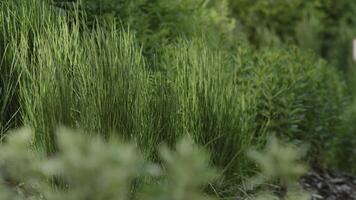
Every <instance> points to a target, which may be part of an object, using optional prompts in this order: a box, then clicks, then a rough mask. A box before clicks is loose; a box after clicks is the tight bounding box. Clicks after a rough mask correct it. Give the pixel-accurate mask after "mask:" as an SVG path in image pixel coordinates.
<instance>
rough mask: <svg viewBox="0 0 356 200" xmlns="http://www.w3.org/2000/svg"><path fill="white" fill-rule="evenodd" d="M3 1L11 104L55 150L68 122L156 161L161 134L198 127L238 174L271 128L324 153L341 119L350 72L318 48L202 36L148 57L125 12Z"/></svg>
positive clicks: (196, 133)
mask: <svg viewBox="0 0 356 200" xmlns="http://www.w3.org/2000/svg"><path fill="white" fill-rule="evenodd" d="M0 5H1V11H0V12H1V14H0V16H1V19H2V20H1V22H0V23H2V25H3V26H2V27H4V28H3V29H2V32H1V37H0V39H1V41H2V42H3V44H2V45H3V46H4V47H6V49H7V51H6V52H5V53H4V54H5V55H4V56H5V58H6V59H7V60H8V63H7V64H6V68H5V67H3V66H2V68H1V69H2V70H5V74H9V73H10V72H13V74H14V76H12V77H11V80H12V81H8V80H7V79H6V76H3V75H1V78H2V80H5V81H3V82H5V83H6V84H7V85H9V87H2V88H5V89H6V88H9V89H8V90H4V89H2V90H1V91H7V92H6V95H5V96H1V103H2V104H1V107H6V108H7V102H8V100H7V98H6V96H16V97H17V98H18V101H19V105H18V106H17V108H16V109H15V110H20V111H21V112H20V113H19V114H17V115H16V116H17V117H18V118H19V119H21V122H22V125H25V126H29V127H31V128H33V129H34V131H35V134H34V141H35V147H36V148H37V149H39V150H40V151H43V152H46V153H48V154H52V153H54V152H55V151H56V141H55V140H56V138H55V135H54V130H55V129H56V127H57V126H59V125H64V126H67V127H71V128H78V129H84V130H86V132H88V133H91V134H95V133H104V134H101V135H102V136H103V137H104V138H106V139H110V138H112V137H120V138H124V139H126V140H133V141H134V142H135V143H137V144H138V146H139V147H140V148H141V150H142V151H143V152H144V154H145V156H146V157H148V158H150V159H153V160H155V159H157V152H156V149H157V146H159V145H160V144H161V143H163V142H164V143H168V144H169V145H171V146H172V145H174V144H175V143H176V142H177V140H178V139H179V138H180V137H182V136H185V135H190V136H191V137H192V138H193V139H194V140H195V141H196V142H197V143H200V144H202V145H204V146H205V147H206V148H208V149H209V151H210V152H211V153H212V159H211V161H212V162H213V163H214V164H215V165H217V166H218V167H219V168H221V169H222V171H223V174H224V175H226V177H227V179H228V180H231V181H232V182H233V181H236V180H241V178H243V177H244V176H246V175H248V174H250V173H251V172H253V171H254V169H255V165H254V164H252V163H251V162H250V161H249V160H248V159H247V158H246V156H245V152H246V150H247V149H250V148H251V147H255V148H257V149H258V148H259V147H262V146H263V145H264V144H265V142H266V140H267V138H268V137H269V136H270V135H271V134H274V133H276V134H278V135H279V136H281V137H285V138H287V139H290V140H293V141H294V142H299V141H302V142H307V143H311V144H313V149H312V151H313V153H314V154H313V155H312V156H310V159H314V158H315V157H318V155H319V154H318V153H319V152H320V151H322V150H324V149H325V148H327V141H328V138H330V137H331V136H332V133H333V131H334V130H335V126H336V125H337V123H338V116H339V112H340V109H342V105H343V102H344V84H343V81H342V80H341V79H340V77H339V75H338V73H337V71H336V70H335V69H333V68H332V67H331V66H329V65H327V64H326V63H325V62H324V61H322V60H319V59H318V58H317V57H315V56H314V55H312V54H311V53H309V52H307V53H305V52H301V51H300V50H298V49H296V48H290V49H273V48H271V49H265V50H259V51H255V50H253V49H252V48H250V47H249V46H247V45H240V46H237V47H235V48H234V49H232V50H229V51H227V50H226V49H219V48H216V47H212V46H210V45H209V44H208V42H207V41H206V40H205V39H204V37H202V38H193V39H184V38H181V39H179V40H177V41H176V42H172V43H170V44H168V45H164V46H160V54H159V55H157V57H155V58H147V57H145V56H143V54H142V48H143V47H141V46H139V45H138V43H137V41H136V39H135V36H134V35H133V34H132V33H130V32H129V31H125V30H123V28H122V27H121V26H119V25H118V24H116V23H115V22H112V23H111V22H108V23H107V24H106V26H99V25H97V26H94V28H93V27H92V28H89V27H87V26H86V24H84V23H83V21H81V20H80V19H81V18H82V17H83V16H82V15H81V14H80V13H78V12H76V11H74V18H67V16H66V15H65V13H63V12H62V11H58V10H57V9H56V8H53V7H50V6H48V4H46V3H44V2H42V1H38V0H29V1H26V3H21V4H19V1H4V2H3V3H1V4H0ZM146 60H150V62H147V61H146ZM152 60H153V62H152ZM148 63H149V64H148ZM4 66H5V65H4ZM2 74H3V73H2ZM13 84H15V86H13ZM3 121H4V120H2V122H3ZM321 141H322V142H321Z"/></svg>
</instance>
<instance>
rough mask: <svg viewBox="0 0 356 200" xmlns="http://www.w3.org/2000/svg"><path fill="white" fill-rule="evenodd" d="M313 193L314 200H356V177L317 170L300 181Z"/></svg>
mask: <svg viewBox="0 0 356 200" xmlns="http://www.w3.org/2000/svg"><path fill="white" fill-rule="evenodd" d="M300 183H301V185H302V186H303V188H304V189H306V190H307V191H309V192H311V193H312V200H356V176H352V175H349V174H345V173H340V172H332V171H328V170H315V171H312V172H309V173H308V174H306V175H305V176H304V177H303V178H302V179H301V181H300Z"/></svg>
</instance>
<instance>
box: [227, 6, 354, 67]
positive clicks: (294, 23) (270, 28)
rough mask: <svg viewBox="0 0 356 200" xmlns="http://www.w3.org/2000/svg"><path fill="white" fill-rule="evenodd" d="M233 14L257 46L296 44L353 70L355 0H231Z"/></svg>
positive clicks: (334, 63) (339, 65) (337, 64)
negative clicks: (352, 46)
mask: <svg viewBox="0 0 356 200" xmlns="http://www.w3.org/2000/svg"><path fill="white" fill-rule="evenodd" d="M229 2H230V5H231V8H232V10H233V12H232V14H233V16H235V18H236V20H237V21H239V22H240V23H241V25H242V27H243V28H242V29H241V30H243V32H246V35H248V36H249V41H250V42H251V43H252V44H254V45H256V46H265V45H266V44H267V45H268V44H271V43H272V44H277V45H284V44H285V43H293V44H296V45H298V46H300V47H302V48H306V49H312V50H314V51H315V52H316V53H318V54H319V55H320V56H322V57H324V58H326V59H327V60H328V61H329V62H330V63H332V64H333V65H336V66H337V67H338V68H339V69H342V70H344V71H347V70H351V69H352V68H351V67H352V66H353V65H354V63H353V61H352V54H351V50H352V48H351V45H352V39H353V37H354V35H355V33H356V32H355V31H356V30H355V28H354V25H355V20H354V18H355V17H354V13H355V8H356V4H355V3H354V2H353V1H347V0H342V1H330V0H321V1H304V0H291V1H283V0H282V1H280V0H278V1H272V0H255V1H246V0H230V1H229Z"/></svg>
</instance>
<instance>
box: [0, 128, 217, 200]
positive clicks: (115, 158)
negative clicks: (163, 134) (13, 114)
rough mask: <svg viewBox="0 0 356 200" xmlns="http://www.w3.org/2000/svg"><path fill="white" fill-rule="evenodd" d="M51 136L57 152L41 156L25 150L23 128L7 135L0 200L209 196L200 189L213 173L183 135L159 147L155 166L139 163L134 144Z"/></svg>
mask: <svg viewBox="0 0 356 200" xmlns="http://www.w3.org/2000/svg"><path fill="white" fill-rule="evenodd" d="M57 136H58V152H57V153H56V154H55V155H52V157H50V158H44V157H41V156H39V154H38V153H37V152H35V151H32V150H31V146H32V141H33V137H32V134H31V132H30V131H29V130H27V129H22V130H20V131H17V132H14V133H11V135H10V136H9V138H8V140H7V142H6V144H3V145H1V146H0V149H1V153H0V168H1V177H0V178H1V188H2V190H1V192H0V195H1V197H3V198H2V199H47V200H55V199H68V200H71V199H73V200H80V199H95V200H99V199H175V200H183V199H212V198H209V197H208V195H207V194H204V192H203V190H202V189H203V187H204V186H205V184H207V183H208V181H210V180H212V178H214V177H215V175H214V174H215V171H214V170H212V169H211V168H210V167H209V165H208V157H207V154H206V153H205V152H204V151H203V150H201V149H199V148H197V147H196V146H195V145H194V144H193V143H192V142H191V140H189V139H185V140H182V141H181V142H180V143H178V145H177V148H176V150H175V151H172V150H169V149H167V148H163V149H162V150H161V155H162V161H163V163H162V165H163V166H162V167H161V166H160V165H158V164H152V163H149V162H145V161H144V159H143V157H142V156H141V155H140V153H139V151H138V150H137V148H136V147H135V146H134V145H130V144H123V143H119V142H118V141H117V140H111V141H110V142H108V143H107V142H104V141H103V140H102V139H101V138H99V137H94V138H93V137H89V136H87V135H84V134H82V133H80V132H75V131H69V130H66V129H60V130H59V131H58V133H57ZM143 179H146V180H147V181H146V182H147V184H146V185H145V190H139V187H137V186H138V185H137V184H136V182H137V181H138V180H143ZM154 179H155V180H154ZM157 179H159V180H157ZM142 183H143V182H142ZM140 188H142V185H141V186H140Z"/></svg>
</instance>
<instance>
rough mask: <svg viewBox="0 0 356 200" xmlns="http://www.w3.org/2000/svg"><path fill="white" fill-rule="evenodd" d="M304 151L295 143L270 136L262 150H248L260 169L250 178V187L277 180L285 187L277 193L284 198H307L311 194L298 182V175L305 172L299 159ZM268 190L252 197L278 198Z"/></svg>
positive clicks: (268, 199) (298, 199) (287, 199)
mask: <svg viewBox="0 0 356 200" xmlns="http://www.w3.org/2000/svg"><path fill="white" fill-rule="evenodd" d="M304 154H305V151H304V149H303V148H301V147H299V148H297V147H296V146H295V145H291V144H288V143H282V142H281V141H280V140H278V139H276V138H275V137H271V138H270V139H269V141H268V143H267V145H266V147H265V149H264V151H261V152H259V151H256V150H250V151H249V152H248V155H249V157H250V158H251V159H252V160H254V161H255V162H256V164H257V165H258V166H259V168H260V169H261V172H260V174H258V175H256V176H255V177H253V178H251V180H250V183H249V184H251V186H252V187H258V186H261V185H263V184H268V183H271V182H275V183H276V182H277V183H278V184H280V186H281V187H283V188H284V189H285V193H281V194H277V195H278V196H280V197H282V198H283V199H286V200H308V199H310V198H311V195H310V194H308V193H307V192H306V191H304V190H303V189H302V187H301V186H300V185H299V183H298V179H299V178H300V176H302V175H304V174H305V173H306V172H307V168H306V166H305V165H304V164H303V163H302V161H301V159H302V157H303V156H304ZM277 195H275V194H273V193H271V192H270V191H262V192H260V193H259V194H258V195H257V196H256V197H254V198H253V199H256V200H273V199H280V198H278V197H277Z"/></svg>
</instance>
